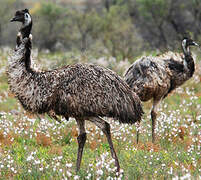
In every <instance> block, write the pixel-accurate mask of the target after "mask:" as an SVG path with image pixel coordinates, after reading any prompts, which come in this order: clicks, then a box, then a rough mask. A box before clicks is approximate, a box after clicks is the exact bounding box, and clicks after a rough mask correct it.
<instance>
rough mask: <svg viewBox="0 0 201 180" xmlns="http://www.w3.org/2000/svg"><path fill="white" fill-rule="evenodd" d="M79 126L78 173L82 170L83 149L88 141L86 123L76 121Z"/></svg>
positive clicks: (79, 120)
mask: <svg viewBox="0 0 201 180" xmlns="http://www.w3.org/2000/svg"><path fill="white" fill-rule="evenodd" d="M76 121H77V124H78V129H79V135H78V137H77V141H78V152H77V163H76V171H79V170H80V164H81V160H82V154H83V149H84V145H85V142H86V139H87V135H86V132H85V127H84V125H85V121H84V120H81V119H76Z"/></svg>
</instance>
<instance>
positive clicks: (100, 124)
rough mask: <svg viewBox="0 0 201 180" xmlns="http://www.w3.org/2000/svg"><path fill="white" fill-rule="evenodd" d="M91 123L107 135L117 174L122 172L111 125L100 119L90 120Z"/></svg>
mask: <svg viewBox="0 0 201 180" xmlns="http://www.w3.org/2000/svg"><path fill="white" fill-rule="evenodd" d="M89 121H91V122H93V123H94V124H95V125H96V126H98V127H99V128H100V129H101V130H102V131H103V133H104V134H105V135H106V137H107V141H108V143H109V146H110V152H111V155H112V158H113V159H114V160H115V166H116V167H117V169H116V170H117V172H119V171H120V165H119V160H118V157H117V154H116V152H115V150H114V146H113V143H112V138H111V133H110V125H109V123H107V122H106V121H104V120H103V119H101V118H100V117H94V118H91V119H89Z"/></svg>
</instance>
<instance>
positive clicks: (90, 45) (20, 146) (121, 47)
mask: <svg viewBox="0 0 201 180" xmlns="http://www.w3.org/2000/svg"><path fill="white" fill-rule="evenodd" d="M22 8H29V9H30V12H31V14H32V16H33V20H34V26H33V41H34V44H33V46H34V49H33V51H32V56H33V60H35V61H36V64H38V65H40V67H39V68H43V69H53V68H56V67H59V66H62V65H66V64H73V63H77V62H90V63H94V64H99V65H101V66H104V67H107V68H110V69H112V70H114V71H115V72H117V73H118V74H119V75H121V76H123V73H124V72H125V70H126V69H127V68H128V67H129V66H130V65H131V63H132V62H133V61H134V60H135V59H136V58H137V57H139V56H142V55H143V54H149V55H156V54H158V53H162V52H163V51H168V50H174V51H180V43H181V39H182V38H183V36H190V37H192V38H193V39H195V40H196V42H198V43H199V44H201V11H200V9H201V1H200V0H190V1H189V0H96V1H95V0H52V1H42V0H29V1H26V0H1V1H0V16H1V18H0V46H1V47H0V179H2V180H4V179H75V180H76V179H107V180H113V179H125V180H133V179H174V180H179V179H181V180H185V179H196V180H197V179H201V176H200V174H201V158H200V157H201V154H200V152H201V111H200V109H201V61H200V57H201V54H200V51H199V50H197V49H195V48H192V49H193V54H194V56H195V59H196V72H195V75H194V76H193V78H191V80H189V81H188V82H186V83H185V84H184V85H183V86H182V87H180V88H178V89H177V90H176V91H174V92H173V93H172V94H170V95H169V96H168V97H167V98H166V99H165V101H164V102H163V103H162V104H161V105H160V107H159V112H158V118H157V125H156V133H157V140H156V143H155V144H152V143H151V121H150V108H151V102H147V103H144V104H143V107H144V111H145V115H144V116H143V119H142V122H141V127H140V133H141V135H140V143H139V144H138V145H137V144H136V127H135V125H133V126H130V125H123V124H119V123H118V122H115V121H114V120H112V119H107V118H106V119H105V120H106V121H108V122H109V123H110V124H111V127H112V128H111V130H112V138H113V142H114V146H115V149H116V151H117V154H118V157H119V160H120V165H121V175H120V176H119V177H117V176H116V174H115V168H114V161H113V160H112V158H111V155H110V152H109V146H108V144H107V141H106V137H105V136H104V135H103V133H102V132H101V131H100V130H99V129H97V128H96V127H95V126H94V125H92V124H91V123H88V124H87V137H88V140H87V142H86V147H85V150H84V155H83V159H82V164H81V171H80V172H78V173H76V172H75V164H76V153H77V140H76V137H77V126H76V123H75V121H74V120H73V119H72V118H70V120H69V121H68V122H67V121H65V120H64V119H62V123H61V124H60V123H57V122H56V121H54V120H52V119H50V118H49V117H48V116H46V115H44V116H40V117H39V116H37V115H33V114H29V113H27V112H25V111H24V110H23V108H22V107H21V105H20V104H19V103H18V101H17V100H16V99H15V98H14V95H13V94H11V93H10V91H9V87H8V83H7V76H6V67H7V65H8V58H9V55H10V53H11V48H12V47H14V45H15V38H16V33H17V29H18V28H19V26H20V25H19V24H18V25H16V23H14V24H13V23H9V19H11V18H12V17H13V15H14V13H15V11H16V10H18V9H22ZM16 26H17V27H16ZM48 52H49V53H48Z"/></svg>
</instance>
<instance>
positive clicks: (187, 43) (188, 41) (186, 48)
mask: <svg viewBox="0 0 201 180" xmlns="http://www.w3.org/2000/svg"><path fill="white" fill-rule="evenodd" d="M190 46H198V47H199V45H198V44H197V43H196V42H194V41H193V40H192V39H190V38H187V37H184V39H183V40H182V48H183V51H184V53H185V54H186V55H188V54H190V50H189V47H190Z"/></svg>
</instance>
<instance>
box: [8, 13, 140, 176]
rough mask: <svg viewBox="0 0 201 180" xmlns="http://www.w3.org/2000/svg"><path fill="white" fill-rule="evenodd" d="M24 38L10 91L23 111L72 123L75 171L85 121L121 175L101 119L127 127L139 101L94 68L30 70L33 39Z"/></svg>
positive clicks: (106, 126)
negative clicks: (102, 141) (107, 149)
mask: <svg viewBox="0 0 201 180" xmlns="http://www.w3.org/2000/svg"><path fill="white" fill-rule="evenodd" d="M21 13H24V11H20V13H16V16H18V14H20V15H21ZM25 13H26V12H25ZM15 18H16V19H17V17H15ZM16 19H15V20H16ZM17 20H18V21H20V22H22V20H19V19H17ZM27 37H28V38H27ZM27 37H25V38H24V39H22V41H21V44H20V45H19V47H17V49H16V51H15V52H14V53H13V55H12V56H11V58H10V61H9V67H8V78H9V80H8V82H9V85H10V89H11V91H12V92H13V93H14V94H15V95H16V97H17V99H18V100H19V101H20V102H21V104H22V106H23V107H24V108H25V109H26V110H27V111H30V112H33V113H48V112H50V111H52V112H54V113H55V114H56V115H60V116H64V117H74V118H75V119H76V122H77V124H78V129H79V135H78V137H77V140H78V154H77V164H76V169H77V171H78V170H79V169H80V163H81V159H82V153H83V148H84V144H85V141H86V131H85V120H88V121H91V122H93V123H94V124H95V125H96V126H98V127H99V128H100V129H101V130H102V131H103V133H104V134H105V135H106V137H107V140H108V143H109V146H110V151H111V155H112V157H113V158H114V160H115V166H116V168H117V171H118V172H119V170H120V165H119V161H118V158H117V155H116V153H115V150H114V147H113V143H112V138H111V133H110V125H109V123H107V122H106V121H104V120H103V119H102V118H101V117H112V118H114V119H116V120H118V121H119V122H120V123H129V124H133V123H135V122H137V121H140V120H141V116H142V114H143V110H142V107H141V101H140V99H139V97H138V96H137V95H136V94H135V93H134V92H133V91H132V90H131V89H130V88H129V86H128V85H127V83H126V82H125V81H124V80H123V79H122V78H121V77H119V76H118V75H117V74H115V73H114V72H113V71H111V70H109V69H105V68H102V67H100V66H97V65H92V64H75V65H69V66H65V67H62V68H59V69H54V70H51V71H36V70H34V69H33V68H32V67H31V39H30V38H29V36H27Z"/></svg>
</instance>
